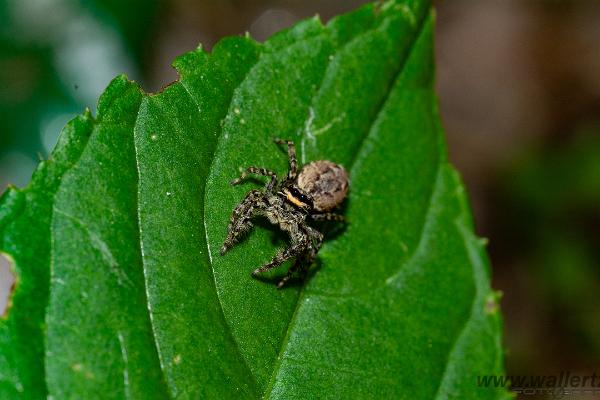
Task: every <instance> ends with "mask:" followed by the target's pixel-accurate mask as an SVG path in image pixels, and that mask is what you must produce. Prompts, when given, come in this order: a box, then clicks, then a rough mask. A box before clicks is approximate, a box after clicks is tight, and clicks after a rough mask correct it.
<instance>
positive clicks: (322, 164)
mask: <svg viewBox="0 0 600 400" xmlns="http://www.w3.org/2000/svg"><path fill="white" fill-rule="evenodd" d="M297 185H298V188H300V189H301V190H303V191H304V192H305V193H307V194H308V195H310V196H311V197H312V200H313V206H314V209H315V210H316V211H320V212H324V211H329V210H332V209H333V208H335V207H337V206H339V205H340V204H341V203H342V201H344V198H345V197H346V194H347V193H348V173H347V172H346V170H345V169H344V167H342V166H341V165H339V164H336V163H333V162H331V161H327V160H319V161H313V162H311V163H309V164H306V165H305V166H304V167H303V168H302V170H301V171H300V173H299V174H298V181H297Z"/></svg>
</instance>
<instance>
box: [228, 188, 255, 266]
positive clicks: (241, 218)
mask: <svg viewBox="0 0 600 400" xmlns="http://www.w3.org/2000/svg"><path fill="white" fill-rule="evenodd" d="M263 198H264V194H263V193H262V192H261V191H260V190H257V189H255V190H252V191H250V193H248V194H247V195H246V197H245V198H244V200H242V202H241V203H240V204H238V205H237V207H236V208H234V209H233V211H232V213H231V218H230V220H229V226H228V227H227V238H226V239H225V241H224V242H223V247H221V255H224V254H225V252H227V250H228V249H230V248H231V247H232V246H233V245H234V244H235V243H236V242H237V241H238V239H239V237H240V236H241V235H242V234H243V233H244V232H246V231H248V230H249V229H250V228H252V222H250V219H251V218H252V217H253V216H254V214H255V211H256V209H262V208H263V207H265V206H266V204H265V203H264V202H263Z"/></svg>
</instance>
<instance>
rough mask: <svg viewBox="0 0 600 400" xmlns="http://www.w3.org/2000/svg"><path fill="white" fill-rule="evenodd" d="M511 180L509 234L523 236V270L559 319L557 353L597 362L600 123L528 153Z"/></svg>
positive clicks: (519, 251) (520, 242) (555, 319)
mask: <svg viewBox="0 0 600 400" xmlns="http://www.w3.org/2000/svg"><path fill="white" fill-rule="evenodd" d="M506 182H507V183H506V194H507V198H506V207H507V209H508V210H511V213H512V216H511V218H509V220H510V222H509V224H510V225H511V226H510V231H511V232H512V235H513V237H512V240H509V241H511V242H513V243H518V245H517V246H516V247H517V249H516V250H515V253H516V257H517V258H518V259H519V260H520V261H519V264H520V265H521V266H523V267H525V268H526V269H527V270H528V271H522V272H524V273H528V272H529V273H530V274H531V276H532V277H533V278H534V283H533V284H534V287H532V288H531V290H532V296H534V297H537V298H538V299H537V301H539V303H540V304H543V305H544V306H543V308H542V310H544V312H546V313H547V314H548V315H546V316H544V317H543V319H544V320H546V321H553V326H552V327H548V328H552V329H551V330H550V331H549V332H548V336H550V337H554V338H555V339H556V340H555V341H556V342H559V343H562V345H564V347H563V349H561V350H563V351H564V353H565V354H564V355H562V356H560V357H559V358H562V357H565V358H568V359H570V360H573V359H579V360H581V361H582V364H583V365H597V364H598V363H599V362H600V339H599V338H600V321H599V320H598V317H597V310H598V309H600V297H599V296H598V293H600V269H599V267H600V237H599V236H598V231H599V228H600V123H599V122H594V123H586V124H585V125H584V126H582V127H581V128H579V129H577V130H576V132H574V133H573V134H571V135H568V136H565V137H561V138H558V140H554V141H547V142H545V143H544V145H542V146H539V147H538V148H536V149H534V150H530V151H528V152H526V153H524V155H523V157H522V159H521V160H520V161H519V162H517V163H516V164H515V165H514V166H513V168H512V170H511V172H510V173H509V174H508V179H507V180H506ZM513 256H514V255H513ZM545 340H547V338H546V339H545ZM530 351H531V350H530ZM566 361H567V360H565V359H563V362H566ZM537 368H543V366H542V365H539V366H537Z"/></svg>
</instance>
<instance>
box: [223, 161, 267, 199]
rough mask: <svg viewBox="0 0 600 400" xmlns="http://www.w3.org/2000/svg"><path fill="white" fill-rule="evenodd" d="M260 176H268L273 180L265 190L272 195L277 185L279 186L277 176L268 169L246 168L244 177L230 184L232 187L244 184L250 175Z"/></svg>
mask: <svg viewBox="0 0 600 400" xmlns="http://www.w3.org/2000/svg"><path fill="white" fill-rule="evenodd" d="M250 174H252V175H258V176H268V177H270V178H271V180H270V181H269V183H267V185H266V186H265V189H266V190H267V191H268V192H269V193H271V192H273V188H274V187H275V185H276V184H277V175H276V174H275V172H273V171H271V170H269V169H266V168H259V167H252V166H250V167H248V168H246V170H245V171H244V172H242V175H240V177H239V178H236V179H234V180H232V181H231V182H230V183H231V185H232V186H235V185H237V184H238V183H240V182H242V181H243V180H244V179H246V177H247V176H248V175H250Z"/></svg>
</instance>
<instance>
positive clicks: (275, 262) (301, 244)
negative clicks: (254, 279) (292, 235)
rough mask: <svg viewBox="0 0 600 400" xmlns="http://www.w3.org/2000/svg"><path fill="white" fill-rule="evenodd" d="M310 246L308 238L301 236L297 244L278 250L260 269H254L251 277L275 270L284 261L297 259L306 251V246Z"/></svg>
mask: <svg viewBox="0 0 600 400" xmlns="http://www.w3.org/2000/svg"><path fill="white" fill-rule="evenodd" d="M309 245H310V242H309V238H308V237H307V236H301V239H300V240H299V241H298V243H296V244H293V245H291V246H290V247H288V248H286V249H283V250H280V251H279V252H278V253H277V254H275V257H273V259H272V260H271V261H269V262H268V263H266V264H265V265H263V266H262V267H260V268H257V269H255V270H254V271H253V272H252V275H254V276H256V275H258V274H260V273H262V272H265V271H268V270H270V269H273V268H276V267H278V266H280V265H281V264H283V263H284V262H285V261H287V260H289V259H290V258H292V257H297V256H299V255H301V254H302V253H304V252H305V251H306V248H307V246H309Z"/></svg>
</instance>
